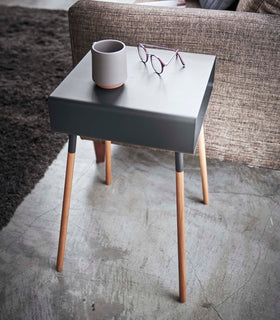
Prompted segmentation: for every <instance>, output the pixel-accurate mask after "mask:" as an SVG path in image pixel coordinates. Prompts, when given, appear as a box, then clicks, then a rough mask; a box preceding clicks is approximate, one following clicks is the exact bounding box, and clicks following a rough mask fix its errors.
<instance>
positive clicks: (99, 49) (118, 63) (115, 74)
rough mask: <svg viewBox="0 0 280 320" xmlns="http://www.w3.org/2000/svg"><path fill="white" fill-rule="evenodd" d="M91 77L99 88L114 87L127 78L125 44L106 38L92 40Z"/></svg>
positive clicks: (120, 84)
mask: <svg viewBox="0 0 280 320" xmlns="http://www.w3.org/2000/svg"><path fill="white" fill-rule="evenodd" d="M91 56H92V79H93V81H94V82H95V83H96V85H98V86H99V87H101V88H104V89H115V88H118V87H120V86H122V85H123V84H124V82H125V81H126V79H127V62H126V48H125V44H124V43H123V42H122V41H119V40H113V39H106V40H100V41H97V42H94V43H93V45H92V47H91Z"/></svg>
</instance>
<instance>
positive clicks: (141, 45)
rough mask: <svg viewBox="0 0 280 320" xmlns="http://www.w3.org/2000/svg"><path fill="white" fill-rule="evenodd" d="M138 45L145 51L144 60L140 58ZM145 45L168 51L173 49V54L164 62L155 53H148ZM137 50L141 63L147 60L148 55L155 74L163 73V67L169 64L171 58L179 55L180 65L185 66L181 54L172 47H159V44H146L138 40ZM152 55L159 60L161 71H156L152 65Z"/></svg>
mask: <svg viewBox="0 0 280 320" xmlns="http://www.w3.org/2000/svg"><path fill="white" fill-rule="evenodd" d="M140 47H141V48H142V49H144V51H145V53H146V61H144V60H143V59H142V57H141V55H140V52H139V48H140ZM146 47H149V48H156V49H165V50H170V51H174V54H173V56H172V57H171V58H170V59H169V61H168V62H167V63H164V62H163V61H162V60H161V59H160V58H159V57H158V56H156V55H154V54H150V53H148V50H147V49H146ZM137 51H138V55H139V58H140V60H141V61H142V62H143V63H145V64H146V63H147V62H148V60H149V57H150V60H151V65H152V68H153V69H154V71H155V73H157V74H159V75H160V74H162V73H163V70H164V68H165V67H166V66H168V65H169V63H170V62H171V61H172V59H173V58H174V57H179V59H180V61H181V63H182V65H183V68H185V63H184V61H183V59H182V57H181V55H180V53H179V49H172V48H167V47H161V46H157V45H153V44H147V43H142V42H139V43H138V44H137ZM153 57H154V58H156V59H157V60H158V61H159V62H160V64H161V72H157V70H156V69H155V67H154V65H153V61H152V59H153Z"/></svg>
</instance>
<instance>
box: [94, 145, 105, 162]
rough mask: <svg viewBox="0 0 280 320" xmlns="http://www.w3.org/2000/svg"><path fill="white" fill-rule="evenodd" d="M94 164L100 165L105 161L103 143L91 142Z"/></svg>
mask: <svg viewBox="0 0 280 320" xmlns="http://www.w3.org/2000/svg"><path fill="white" fill-rule="evenodd" d="M93 145H94V150H95V155H96V163H101V162H104V161H105V144H104V142H98V141H93Z"/></svg>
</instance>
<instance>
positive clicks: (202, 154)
mask: <svg viewBox="0 0 280 320" xmlns="http://www.w3.org/2000/svg"><path fill="white" fill-rule="evenodd" d="M198 150H199V161H200V172H201V181H202V191H203V201H204V203H205V204H208V203H209V193H208V177H207V163H206V152H205V140H204V129H203V126H202V127H201V131H200V135H199V139H198Z"/></svg>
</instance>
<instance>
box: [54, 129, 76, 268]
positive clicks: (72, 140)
mask: <svg viewBox="0 0 280 320" xmlns="http://www.w3.org/2000/svg"><path fill="white" fill-rule="evenodd" d="M76 138H77V136H73V135H71V136H69V147H68V157H67V166H66V176H65V185H64V196H63V205H62V215H61V225H60V236H59V244H58V253H57V263H56V270H57V271H62V269H63V261H64V252H65V243H66V234H67V226H68V216H69V208H70V198H71V190H72V180H73V171H74V162H75V151H76Z"/></svg>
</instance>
